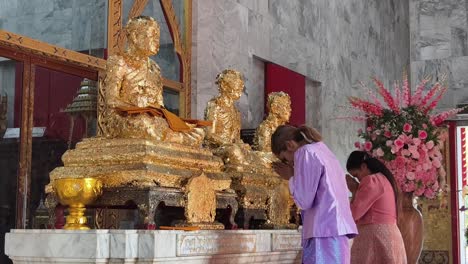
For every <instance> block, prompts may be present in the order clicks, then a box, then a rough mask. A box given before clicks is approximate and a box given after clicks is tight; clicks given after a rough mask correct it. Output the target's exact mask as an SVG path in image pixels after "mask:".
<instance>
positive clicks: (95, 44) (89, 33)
mask: <svg viewBox="0 0 468 264" xmlns="http://www.w3.org/2000/svg"><path fill="white" fill-rule="evenodd" d="M106 10H107V1H106V0H52V1H51V0H35V1H29V0H0V28H1V29H4V30H8V31H11V32H14V33H18V34H22V35H26V36H28V37H32V38H35V39H38V40H41V41H45V42H47V43H50V44H55V45H58V46H62V47H65V48H67V49H72V50H78V51H88V50H100V51H101V54H102V48H103V47H105V46H106V36H107V23H106V19H107V11H106ZM91 54H93V53H91Z"/></svg>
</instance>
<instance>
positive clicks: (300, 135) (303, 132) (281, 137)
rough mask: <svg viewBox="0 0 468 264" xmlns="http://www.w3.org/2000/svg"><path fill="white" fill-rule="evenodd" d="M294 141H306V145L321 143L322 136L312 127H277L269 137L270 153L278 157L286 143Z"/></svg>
mask: <svg viewBox="0 0 468 264" xmlns="http://www.w3.org/2000/svg"><path fill="white" fill-rule="evenodd" d="M289 140H294V141H296V142H301V141H306V142H307V143H313V142H319V141H322V135H320V133H319V132H318V131H317V130H315V129H314V128H312V127H308V126H300V127H294V126H289V125H282V126H279V127H278V128H277V129H276V130H275V132H274V133H273V135H271V151H272V152H273V154H275V155H279V154H280V153H281V151H285V150H286V141H289Z"/></svg>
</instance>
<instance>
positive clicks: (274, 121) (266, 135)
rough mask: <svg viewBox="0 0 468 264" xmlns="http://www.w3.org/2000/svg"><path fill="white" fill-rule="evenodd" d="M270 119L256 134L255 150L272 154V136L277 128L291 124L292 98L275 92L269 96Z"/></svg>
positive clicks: (263, 123)
mask: <svg viewBox="0 0 468 264" xmlns="http://www.w3.org/2000/svg"><path fill="white" fill-rule="evenodd" d="M267 109H268V117H267V118H266V119H265V120H264V121H263V122H262V123H261V124H260V126H259V127H258V128H257V130H256V132H255V138H254V149H255V150H258V151H262V152H270V153H271V135H273V132H275V130H276V128H277V127H279V126H280V125H284V124H286V123H287V122H289V117H290V116H291V98H290V97H289V95H288V94H287V93H285V92H274V93H270V94H269V95H268V101H267Z"/></svg>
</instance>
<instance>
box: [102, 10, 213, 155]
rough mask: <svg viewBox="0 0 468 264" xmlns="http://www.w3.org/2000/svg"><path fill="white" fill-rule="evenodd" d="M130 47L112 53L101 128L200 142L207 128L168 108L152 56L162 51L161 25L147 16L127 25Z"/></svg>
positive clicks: (115, 133) (112, 134)
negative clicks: (181, 117) (187, 120)
mask: <svg viewBox="0 0 468 264" xmlns="http://www.w3.org/2000/svg"><path fill="white" fill-rule="evenodd" d="M125 29H126V32H127V39H128V49H127V50H126V51H125V52H123V53H122V54H117V55H114V56H111V57H110V58H109V59H108V61H107V71H106V77H105V79H104V82H103V83H102V87H101V91H102V92H103V93H104V104H103V105H102V107H103V109H102V111H101V116H100V123H99V128H100V129H101V131H102V133H103V135H104V136H105V137H109V138H146V139H156V140H160V141H165V142H173V143H181V144H186V145H195V146H196V145H200V144H201V142H202V140H203V137H204V131H203V129H201V128H194V126H195V125H196V124H195V125H189V124H186V123H185V122H183V121H182V120H181V119H180V118H178V117H177V116H176V115H174V114H172V113H170V112H169V111H168V110H166V109H164V103H163V84H162V77H161V70H160V69H159V66H158V65H157V64H156V63H155V62H154V61H153V60H152V59H150V58H149V56H152V55H156V54H157V53H158V51H159V25H158V24H157V23H156V21H155V20H153V19H151V18H146V17H140V18H137V19H131V20H130V21H129V22H128V24H127V26H126V28H125Z"/></svg>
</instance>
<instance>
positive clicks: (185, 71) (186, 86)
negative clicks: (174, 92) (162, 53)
mask: <svg viewBox="0 0 468 264" xmlns="http://www.w3.org/2000/svg"><path fill="white" fill-rule="evenodd" d="M160 2H161V7H162V8H163V12H164V16H165V17H166V21H167V23H168V26H169V29H170V32H171V36H172V39H173V42H174V49H175V51H176V53H177V54H178V56H179V58H180V63H181V66H182V67H181V71H182V72H181V74H182V75H181V82H182V85H183V87H182V89H183V91H182V93H181V95H182V96H180V101H179V108H180V113H181V115H182V116H184V117H190V116H191V106H190V104H191V96H192V95H191V87H190V77H191V72H190V71H191V68H190V63H191V57H192V54H191V51H192V50H191V47H192V19H191V14H192V1H191V0H184V5H185V12H184V20H185V23H186V24H185V28H186V30H185V43H184V44H185V45H182V43H181V35H180V30H179V24H178V22H177V17H176V13H175V11H174V7H173V5H172V1H171V0H160Z"/></svg>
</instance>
